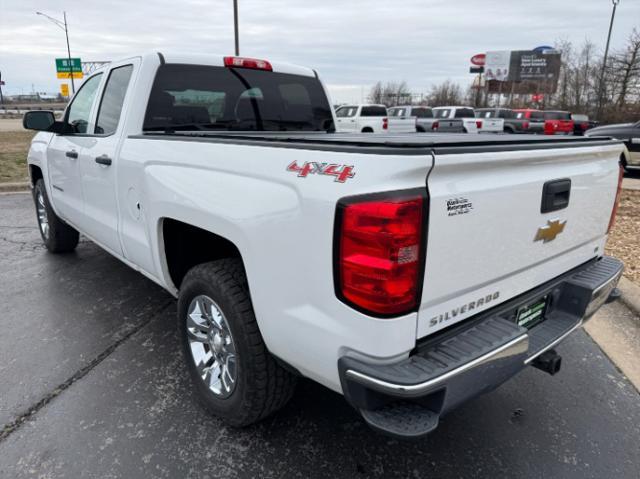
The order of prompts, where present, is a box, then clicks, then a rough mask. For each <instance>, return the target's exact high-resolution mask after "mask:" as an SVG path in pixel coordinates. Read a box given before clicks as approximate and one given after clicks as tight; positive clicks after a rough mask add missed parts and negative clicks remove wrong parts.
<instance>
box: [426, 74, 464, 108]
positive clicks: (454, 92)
mask: <svg viewBox="0 0 640 479" xmlns="http://www.w3.org/2000/svg"><path fill="white" fill-rule="evenodd" d="M428 98H429V105H431V106H445V105H460V104H461V103H462V102H463V98H464V95H463V93H462V88H460V85H458V84H457V83H453V82H452V81H451V80H446V81H444V82H442V83H440V84H439V85H432V86H431V90H430V91H429V97H428Z"/></svg>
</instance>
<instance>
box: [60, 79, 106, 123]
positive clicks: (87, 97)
mask: <svg viewBox="0 0 640 479" xmlns="http://www.w3.org/2000/svg"><path fill="white" fill-rule="evenodd" d="M101 78H102V73H98V74H97V75H94V76H92V77H91V78H89V79H88V80H87V81H86V82H84V84H83V85H82V87H80V90H78V93H76V96H75V97H73V101H72V102H71V105H70V106H69V110H68V111H67V120H66V121H67V123H69V124H70V125H71V126H73V131H74V132H75V133H86V132H87V126H88V125H89V115H90V114H91V107H92V105H93V101H94V100H95V98H96V92H97V91H98V85H100V79H101Z"/></svg>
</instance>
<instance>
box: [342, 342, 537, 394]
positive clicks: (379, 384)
mask: <svg viewBox="0 0 640 479" xmlns="http://www.w3.org/2000/svg"><path fill="white" fill-rule="evenodd" d="M523 342H524V347H523V344H522V343H523ZM528 347H529V336H528V335H527V334H523V335H522V336H518V337H517V338H515V339H512V340H511V341H509V342H508V343H506V344H503V345H502V346H500V347H498V348H496V349H494V350H493V351H489V352H488V353H486V354H484V355H482V356H480V357H478V358H476V359H474V360H473V361H469V362H468V363H465V364H463V365H462V366H459V367H457V368H455V369H452V370H451V371H448V372H446V373H444V374H442V375H440V376H438V377H436V378H433V379H429V380H428V381H425V382H423V383H418V384H408V385H407V384H395V383H390V382H388V381H383V380H381V379H376V378H372V377H371V376H367V375H366V374H362V373H359V372H358V371H354V370H353V369H349V370H347V372H346V373H345V374H346V376H347V377H349V378H351V379H353V380H354V381H356V382H358V383H360V384H362V385H364V386H367V387H370V388H371V389H375V390H377V391H380V392H388V393H391V394H394V395H396V396H404V397H414V396H420V395H422V394H424V393H425V392H427V391H428V390H429V389H431V388H433V387H434V386H438V385H439V384H440V383H443V382H445V381H447V380H448V379H450V378H452V377H454V376H457V375H458V374H462V373H464V372H465V371H468V370H470V369H472V368H474V367H476V366H479V365H481V364H482V363H485V362H487V361H489V360H491V359H492V358H494V356H498V355H500V354H501V353H505V352H506V353H507V354H505V355H509V356H510V355H514V354H522V353H526V352H527V349H528Z"/></svg>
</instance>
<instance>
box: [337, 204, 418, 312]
mask: <svg viewBox="0 0 640 479" xmlns="http://www.w3.org/2000/svg"><path fill="white" fill-rule="evenodd" d="M425 206H426V200H425V196H424V195H423V194H420V193H407V194H406V195H401V196H396V195H394V196H390V197H388V198H383V199H376V200H362V201H359V200H356V201H351V200H347V201H346V202H344V203H341V204H339V206H338V213H337V215H336V243H335V244H336V248H337V252H336V253H337V255H336V292H337V294H338V296H339V297H340V298H341V299H342V300H344V301H345V302H346V303H348V304H351V305H352V306H354V307H355V308H356V309H359V310H361V311H363V312H365V313H367V314H371V315H373V316H379V317H385V316H386V317H388V316H397V315H401V314H404V313H408V312H409V311H412V310H414V309H415V308H416V306H417V304H418V301H419V297H418V295H419V290H420V285H421V277H420V276H421V274H422V266H423V263H424V256H423V255H424V248H423V247H422V241H423V227H424V225H425V223H426V217H425V214H424V211H426V208H425Z"/></svg>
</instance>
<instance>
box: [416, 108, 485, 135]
mask: <svg viewBox="0 0 640 479" xmlns="http://www.w3.org/2000/svg"><path fill="white" fill-rule="evenodd" d="M481 123H482V122H481V120H478V119H476V115H475V111H474V110H473V108H471V107H470V106H439V107H437V108H434V109H433V119H432V120H431V121H430V125H429V126H430V128H429V129H427V128H426V126H427V124H428V122H424V123H423V122H420V121H419V122H418V125H424V127H425V131H430V130H431V131H437V132H443V133H478V130H479V126H478V125H479V124H481Z"/></svg>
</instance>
